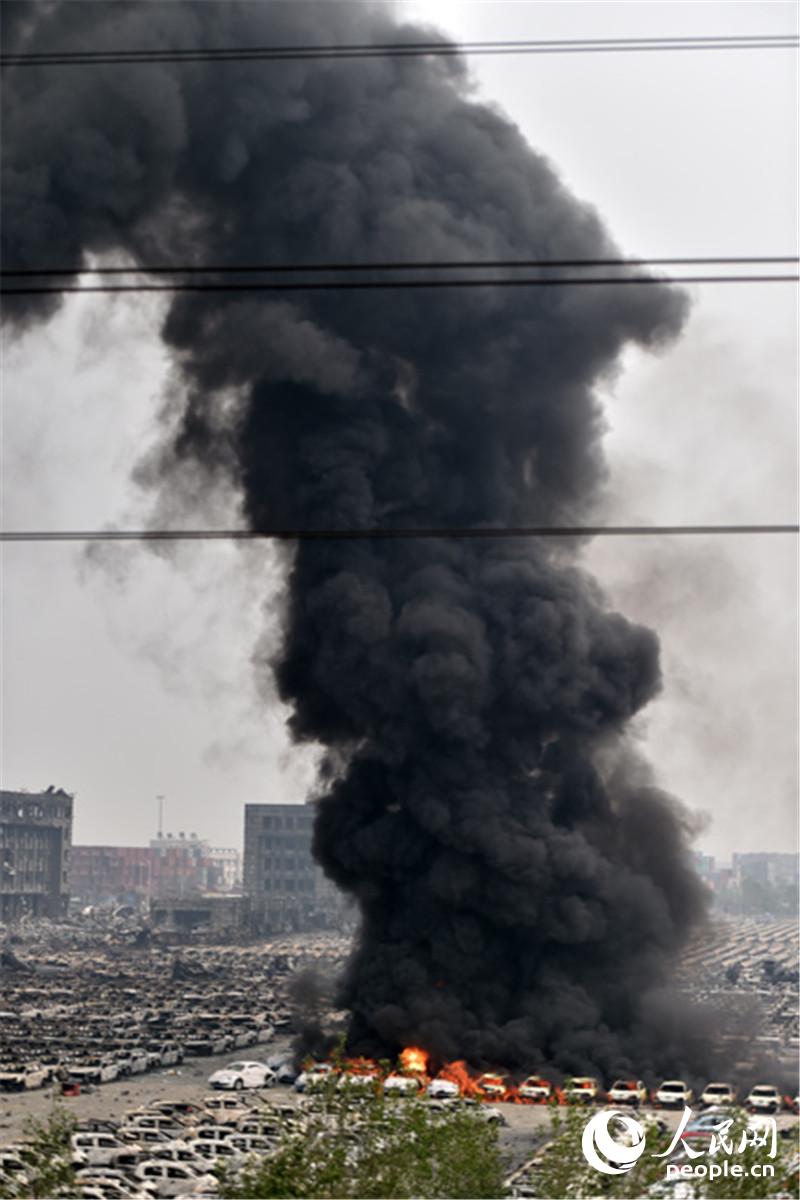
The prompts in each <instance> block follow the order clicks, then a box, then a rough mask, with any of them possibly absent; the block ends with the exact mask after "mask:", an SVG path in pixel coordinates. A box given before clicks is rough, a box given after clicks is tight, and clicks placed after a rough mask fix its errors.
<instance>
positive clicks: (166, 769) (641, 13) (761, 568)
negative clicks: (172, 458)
mask: <svg viewBox="0 0 800 1200" xmlns="http://www.w3.org/2000/svg"><path fill="white" fill-rule="evenodd" d="M332 2H337V0H332ZM396 7H397V8H398V9H399V10H400V11H401V12H404V13H407V14H409V15H412V16H414V17H415V18H422V19H427V20H430V21H434V22H435V23H437V24H439V25H441V26H443V27H444V28H445V29H446V30H447V31H448V32H450V33H452V34H453V35H454V36H456V37H458V38H461V39H465V40H479V39H488V38H496V39H500V38H503V39H506V38H548V37H578V36H580V37H610V36H620V37H622V36H625V37H635V36H643V35H644V36H655V35H679V34H688V33H693V34H712V33H725V34H735V33H779V32H780V33H786V32H794V31H795V20H796V9H795V6H794V5H793V4H790V3H774V4H770V3H759V4H750V3H738V4H728V3H707V4H704V3H692V4H675V3H670V4H644V3H631V4H606V3H592V4H569V3H559V4H552V3H541V4H537V3H528V2H527V0H520V2H518V3H504V2H502V0H491V2H489V0H487V2H486V3H479V2H476V3H464V2H453V3H444V2H437V0H428V2H426V3H407V4H401V5H398V6H396ZM474 77H475V81H476V87H477V88H478V92H479V94H480V95H481V97H482V98H484V99H488V100H491V101H492V102H494V103H496V104H498V105H499V106H500V107H502V108H503V109H505V111H506V112H507V113H508V114H509V115H510V116H511V117H512V119H513V120H514V121H515V122H516V123H517V124H518V125H519V126H520V127H521V129H522V130H523V132H524V133H525V135H526V137H527V138H528V140H529V141H530V143H531V144H532V145H533V146H534V147H535V148H536V149H537V150H539V151H542V152H544V153H545V154H546V155H547V156H548V157H549V158H550V160H551V162H552V163H553V164H554V166H555V167H556V169H557V170H558V171H559V173H560V174H561V176H562V178H563V179H564V180H565V182H566V183H567V184H568V185H569V186H570V187H571V188H572V189H573V190H574V191H575V192H576V193H577V194H578V195H579V196H581V197H582V198H583V199H585V200H588V201H590V202H591V203H592V204H594V205H595V206H596V207H597V209H598V210H599V211H600V212H601V214H602V215H603V217H604V219H605V220H606V222H607V223H608V225H609V227H610V229H611V231H612V233H613V234H614V236H615V238H616V239H617V241H618V243H619V244H620V245H621V247H622V248H623V249H624V251H626V252H628V253H631V254H641V255H643V256H649V257H654V256H671V255H742V254H762V255H768V254H787V253H795V252H796V240H795V224H796V191H795V187H796V182H795V181H796V149H795V148H796V144H797V130H796V125H795V100H796V83H797V67H796V55H795V54H793V53H792V52H791V51H770V52H752V51H746V52H730V53H697V52H687V53H670V54H655V53H650V54H635V55H634V54H617V55H610V54H602V55H601V54H598V55H574V56H563V57H562V56H552V57H529V58H524V57H520V58H513V57H511V58H509V57H504V58H502V59H492V58H481V59H476V60H475V66H474ZM692 294H693V298H694V307H693V311H692V316H691V318H690V321H689V324H688V327H687V330H686V333H685V334H684V336H683V338H682V339H681V341H680V342H679V343H678V344H677V345H676V346H674V347H672V348H671V349H670V350H668V351H667V352H666V353H664V354H663V355H661V356H659V357H647V356H643V355H640V354H638V353H637V354H632V355H630V357H629V358H628V359H627V360H626V363H625V369H624V371H623V372H622V373H621V375H620V377H619V378H618V379H617V380H616V381H614V382H613V383H612V384H609V385H608V390H607V393H606V394H605V395H604V399H605V402H606V410H607V414H608V435H607V440H606V449H607V453H608V458H609V462H610V465H611V480H610V485H609V490H608V496H607V498H606V502H605V506H604V510H603V511H602V512H601V513H600V514H599V516H600V517H602V518H604V519H607V520H608V521H610V522H620V523H622V522H624V523H634V522H638V523H643V524H646V523H650V522H653V523H658V522H726V521H730V522H748V523H749V522H773V521H774V522H786V521H791V520H794V519H796V512H797V474H796V465H795V463H796V448H797V428H796V411H797V409H796V402H797V384H796V377H795V374H796V373H795V362H796V358H795V355H796V345H795V341H794V338H795V332H794V331H795V329H796V316H797V312H796V290H795V289H794V288H793V287H792V286H791V285H783V284H781V285H763V286H756V285H751V286H746V287H737V286H730V287H712V286H697V287H694V288H693V289H692ZM159 312H160V306H159V303H158V301H157V299H154V298H150V300H148V302H146V303H143V302H142V299H141V298H140V299H137V300H135V301H134V300H131V299H128V298H124V297H123V298H116V299H115V300H114V301H113V302H110V301H109V300H108V299H107V298H106V299H99V298H93V297H83V298H74V297H73V298H72V299H71V300H70V302H69V303H67V304H65V306H64V308H63V309H62V311H61V312H60V314H59V315H58V316H57V317H56V318H55V319H54V320H53V321H51V322H50V324H49V325H47V326H45V327H41V328H38V329H36V330H35V331H34V332H33V333H31V334H29V335H28V336H27V337H25V338H24V339H22V340H19V341H17V342H15V343H14V344H13V345H7V346H6V353H5V358H4V365H3V379H2V382H3V427H4V455H5V461H4V512H3V525H4V527H6V528H10V529H15V528H16V529H19V528H36V527H39V528H70V527H72V528H80V527H89V528H97V527H100V526H102V525H104V524H106V523H108V522H114V523H117V524H119V525H120V526H129V527H132V526H135V525H139V524H141V523H142V522H143V520H144V517H145V514H146V512H147V509H148V503H149V500H148V497H147V496H146V495H144V494H142V493H141V492H140V491H138V489H137V488H136V487H135V485H134V484H133V483H132V482H131V478H130V475H131V470H132V468H133V467H134V465H135V464H136V463H137V462H138V461H139V460H140V458H141V456H142V454H143V452H144V451H145V450H146V449H147V447H148V446H150V445H153V444H154V443H155V440H156V413H157V410H158V406H159V399H160V395H161V392H162V389H163V387H164V386H165V384H166V363H165V361H164V358H163V356H162V354H161V350H160V347H159V342H158V336H157V329H158V319H159ZM98 558H101V559H102V561H97V559H98ZM586 559H587V561H588V563H589V565H590V566H591V568H592V569H593V570H594V571H595V572H596V574H597V575H598V577H599V578H600V579H601V581H602V583H603V585H604V586H605V588H606V590H607V591H608V592H609V594H610V595H611V597H612V598H613V600H614V602H615V603H616V604H618V605H619V606H620V608H621V609H622V611H623V612H625V613H626V614H627V615H629V616H631V617H634V618H636V619H638V620H642V621H644V622H645V623H648V624H650V625H652V626H653V627H654V628H655V629H656V630H657V631H658V633H659V636H660V637H661V641H662V659H663V667H664V674H665V686H664V692H663V695H662V697H661V698H660V699H659V700H658V701H657V702H656V703H654V704H652V705H651V706H650V708H649V709H647V710H646V712H645V714H644V715H643V716H642V717H641V718H640V720H639V722H638V725H637V730H636V733H637V736H638V737H640V738H641V740H642V742H643V743H644V745H645V746H646V748H647V751H648V753H649V755H650V757H651V759H652V761H653V762H654V764H655V765H656V768H657V771H658V775H659V778H660V781H661V783H662V784H663V786H665V787H667V788H668V789H670V790H672V791H674V792H675V793H676V794H678V795H680V796H681V797H683V799H684V800H686V801H687V803H689V804H690V805H691V806H692V807H693V808H695V809H698V810H704V811H706V812H707V813H708V814H709V818H710V820H709V824H708V827H707V829H706V831H705V833H704V834H703V835H702V836H701V838H700V840H699V842H698V845H699V846H700V847H701V848H704V849H708V850H711V851H712V852H714V853H717V854H720V855H723V856H726V855H729V854H730V852H731V850H734V849H736V850H748V849H752V850H771V849H775V850H785V849H792V848H794V847H795V845H796V807H797V778H796V765H797V742H796V730H797V705H796V697H797V675H796V663H797V638H796V579H797V548H796V539H794V538H790V537H775V538H761V539H754V538H745V537H741V538H735V539H734V538H728V539H721V538H697V539H692V540H689V539H684V540H678V539H664V540H654V539H649V540H645V539H631V540H629V541H622V540H616V539H613V540H610V539H608V540H602V539H601V540H599V541H597V542H596V543H595V544H594V545H593V546H591V547H590V548H589V549H588V551H587V553H586ZM277 586H278V578H277V572H276V569H275V567H274V564H273V559H272V554H271V551H270V549H269V547H264V546H258V545H256V546H251V547H247V548H244V549H243V548H241V547H235V546H225V545H213V544H210V545H204V544H198V545H189V546H184V547H182V548H181V549H180V550H179V552H178V553H177V554H171V555H170V556H165V555H159V554H155V553H153V552H151V551H150V550H147V549H143V548H141V547H137V546H135V545H125V546H114V547H111V548H110V549H109V550H108V551H107V552H106V551H104V553H103V554H102V556H95V559H93V560H89V559H88V558H87V556H86V554H85V552H84V551H83V550H82V549H81V548H79V547H76V546H74V545H69V544H67V545H47V544H42V545H19V546H10V547H5V548H4V554H3V587H4V603H5V614H4V624H3V652H4V664H3V714H2V755H3V786H6V787H27V788H30V789H32V790H33V789H38V788H40V787H45V786H47V784H50V783H52V784H55V785H57V786H62V787H64V788H66V789H67V790H69V791H73V792H75V793H76V796H77V803H76V819H75V831H74V832H75V840H76V841H77V842H109V843H119V844H125V843H142V842H144V841H145V840H146V839H147V838H148V837H150V836H152V835H153V833H154V832H155V827H156V814H157V802H156V796H157V795H158V794H163V795H164V796H165V797H166V812H165V818H166V827H167V828H168V829H171V830H174V831H178V830H187V831H188V830H195V831H197V832H198V833H199V834H201V835H203V836H207V837H209V838H210V839H211V840H212V841H214V842H215V843H216V844H225V845H238V844H240V843H241V835H242V818H243V814H242V808H243V805H244V804H245V803H246V802H253V801H268V800H287V799H291V800H298V801H299V800H302V799H303V797H304V794H305V789H306V787H307V786H308V783H309V780H310V778H311V774H312V764H311V763H310V762H309V761H308V759H307V758H304V757H301V756H300V755H299V754H298V752H297V751H295V750H293V749H292V748H291V747H290V746H289V744H288V742H287V739H286V737H285V733H284V727H283V714H282V712H281V711H280V709H279V708H278V707H277V706H276V705H275V703H274V701H270V700H269V698H268V697H267V698H264V697H259V696H258V694H257V692H256V687H255V680H254V677H253V673H252V670H251V667H250V655H251V652H252V648H253V645H254V642H255V640H256V638H257V637H258V636H259V635H260V633H261V631H262V629H263V626H264V619H265V608H266V609H267V612H268V611H269V602H270V598H274V596H275V594H276V589H277Z"/></svg>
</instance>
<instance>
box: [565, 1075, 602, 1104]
mask: <svg viewBox="0 0 800 1200" xmlns="http://www.w3.org/2000/svg"><path fill="white" fill-rule="evenodd" d="M563 1090H564V1099H565V1100H566V1101H567V1103H568V1104H594V1102H595V1100H597V1098H598V1097H599V1095H600V1084H599V1083H598V1082H597V1080H596V1079H595V1078H594V1077H593V1076H591V1075H576V1076H575V1077H574V1078H573V1079H568V1080H567V1082H566V1083H565V1084H564V1089H563Z"/></svg>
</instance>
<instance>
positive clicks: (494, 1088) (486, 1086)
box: [475, 1071, 509, 1100]
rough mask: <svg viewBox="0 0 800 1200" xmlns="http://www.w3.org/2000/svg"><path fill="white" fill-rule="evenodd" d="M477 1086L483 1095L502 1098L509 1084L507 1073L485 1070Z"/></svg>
mask: <svg viewBox="0 0 800 1200" xmlns="http://www.w3.org/2000/svg"><path fill="white" fill-rule="evenodd" d="M475 1086H476V1087H477V1089H478V1091H479V1092H480V1093H481V1095H482V1096H486V1097H488V1098H489V1099H491V1100H502V1099H503V1097H504V1096H505V1094H506V1092H507V1091H508V1086H509V1085H508V1080H507V1079H506V1077H505V1075H498V1074H497V1073H496V1072H495V1071H485V1072H484V1074H483V1075H481V1076H480V1078H479V1079H478V1080H477V1082H476V1084H475Z"/></svg>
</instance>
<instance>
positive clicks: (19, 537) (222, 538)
mask: <svg viewBox="0 0 800 1200" xmlns="http://www.w3.org/2000/svg"><path fill="white" fill-rule="evenodd" d="M798 532H800V525H518V526H508V525H504V526H501V527H498V528H492V527H485V526H478V527H473V526H470V527H442V528H436V527H431V528H416V527H414V528H398V529H391V528H388V529H386V528H377V529H296V528H295V529H292V528H286V529H82V530H81V529H78V530H76V529H63V530H53V529H49V530H41V529H39V530H4V531H0V542H249V541H279V542H315V541H340V542H341V541H344V542H349V541H404V540H408V539H413V538H426V539H432V538H470V539H492V538H562V537H565V538H582V537H675V536H681V537H685V536H694V535H698V534H705V535H716V534H722V535H726V536H727V535H730V534H746V535H750V534H754V535H761V536H763V535H765V534H786V533H792V534H794V533H798Z"/></svg>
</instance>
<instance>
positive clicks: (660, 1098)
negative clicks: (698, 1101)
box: [655, 1079, 694, 1108]
mask: <svg viewBox="0 0 800 1200" xmlns="http://www.w3.org/2000/svg"><path fill="white" fill-rule="evenodd" d="M693 1099H694V1092H693V1091H692V1089H691V1088H690V1087H688V1086H687V1084H685V1083H684V1082H683V1080H682V1079H665V1080H664V1082H663V1083H662V1085H661V1087H660V1088H659V1089H658V1091H657V1092H656V1094H655V1102H656V1104H660V1105H661V1106H662V1108H669V1107H670V1105H672V1104H674V1105H676V1106H677V1107H681V1106H685V1105H687V1104H691V1103H692V1100H693Z"/></svg>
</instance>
